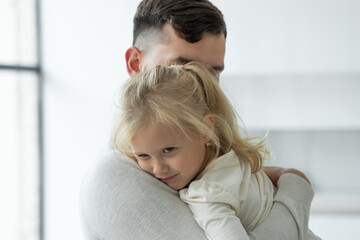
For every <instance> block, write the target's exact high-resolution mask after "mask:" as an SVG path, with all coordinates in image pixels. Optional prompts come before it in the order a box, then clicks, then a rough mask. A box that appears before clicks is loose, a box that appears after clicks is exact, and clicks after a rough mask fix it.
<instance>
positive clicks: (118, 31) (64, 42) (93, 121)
mask: <svg viewBox="0 0 360 240" xmlns="http://www.w3.org/2000/svg"><path fill="white" fill-rule="evenodd" d="M41 2H42V15H43V17H42V25H43V26H42V41H43V66H44V73H45V77H44V80H45V99H44V124H45V129H44V134H45V139H44V141H45V161H46V166H45V167H46V169H45V170H46V181H45V187H46V206H45V208H46V226H45V227H46V239H49V240H50V239H51V240H63V239H82V237H81V236H82V235H81V228H80V222H79V208H78V195H79V187H80V183H81V179H82V177H83V175H84V173H85V171H86V170H87V168H88V167H89V164H91V163H92V162H93V161H94V160H95V159H96V157H97V156H98V155H99V154H100V152H101V151H102V150H104V149H105V147H106V144H107V142H108V138H109V132H110V127H111V122H112V109H113V97H114V95H115V91H116V89H117V88H118V87H119V85H120V84H121V82H122V81H123V80H124V79H126V78H127V73H126V68H125V57H124V53H125V50H126V48H127V47H129V46H131V41H132V36H131V35H132V16H133V15H134V13H135V9H136V6H137V3H138V2H139V1H96V0H77V1H70V0H47V1H41Z"/></svg>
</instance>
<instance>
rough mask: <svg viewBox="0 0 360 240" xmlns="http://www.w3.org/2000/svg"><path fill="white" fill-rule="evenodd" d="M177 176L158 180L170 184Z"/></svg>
mask: <svg viewBox="0 0 360 240" xmlns="http://www.w3.org/2000/svg"><path fill="white" fill-rule="evenodd" d="M176 176H177V174H175V175H173V176H170V177H166V178H159V179H160V180H161V181H163V182H164V183H170V182H172V181H173V180H174V179H175V177H176Z"/></svg>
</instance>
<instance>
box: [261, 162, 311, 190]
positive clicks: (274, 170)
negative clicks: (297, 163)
mask: <svg viewBox="0 0 360 240" xmlns="http://www.w3.org/2000/svg"><path fill="white" fill-rule="evenodd" d="M263 170H264V172H265V173H266V175H267V176H268V177H269V178H270V180H271V181H272V183H273V184H274V186H277V183H278V181H279V178H280V176H281V175H283V174H284V173H292V174H296V175H298V176H299V177H302V178H303V179H305V180H306V181H307V182H308V183H309V184H310V181H309V179H307V177H306V176H305V174H304V173H302V172H301V171H299V170H297V169H294V168H281V167H265V166H264V167H263Z"/></svg>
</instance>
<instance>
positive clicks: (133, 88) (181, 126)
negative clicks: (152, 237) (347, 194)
mask: <svg viewBox="0 0 360 240" xmlns="http://www.w3.org/2000/svg"><path fill="white" fill-rule="evenodd" d="M120 100H121V101H120V106H119V110H120V111H119V114H117V116H116V121H115V125H114V131H113V145H114V147H115V148H116V149H117V150H119V151H120V152H121V153H123V154H126V155H127V156H129V157H130V158H132V159H134V160H135V161H136V162H137V164H138V165H139V167H140V168H141V169H142V170H144V171H145V172H147V173H149V174H151V175H152V176H154V177H155V178H157V179H159V180H160V181H162V182H164V183H165V184H167V185H168V186H169V187H170V188H172V189H174V190H179V194H180V198H181V199H182V200H183V201H184V202H186V203H187V204H188V205H189V207H190V209H191V211H192V212H193V214H194V218H195V219H196V221H197V222H198V224H199V225H200V226H201V228H203V229H204V231H205V233H206V235H207V237H208V238H209V239H226V240H228V239H244V236H247V234H246V232H249V231H251V230H252V229H254V227H255V226H257V225H258V224H259V223H260V222H261V221H263V220H264V219H265V218H266V217H267V215H268V213H269V212H270V209H271V207H272V204H273V195H274V187H273V184H272V182H271V181H270V179H269V178H268V177H267V176H266V174H265V173H264V171H263V170H262V164H263V161H264V159H265V158H266V157H268V156H269V152H268V150H267V149H266V147H265V145H264V140H261V141H254V140H255V139H253V138H249V137H243V136H241V134H240V131H239V126H238V124H237V121H236V114H235V112H234V110H233V108H232V107H231V105H230V103H229V102H228V100H227V98H226V96H225V95H224V93H223V92H222V91H221V89H220V87H219V84H218V81H217V80H216V79H215V78H214V77H213V75H212V73H211V72H210V71H208V69H207V68H205V67H204V66H202V65H201V64H198V63H194V62H192V63H188V64H185V65H177V66H157V67H155V68H153V69H151V70H149V71H146V72H143V73H139V74H137V75H135V76H134V77H132V78H131V79H129V80H128V81H127V82H126V84H125V86H124V87H123V95H122V98H121V99H120ZM303 238H304V239H318V238H317V237H316V236H315V235H313V234H312V233H311V231H310V230H309V231H308V234H307V236H305V237H303Z"/></svg>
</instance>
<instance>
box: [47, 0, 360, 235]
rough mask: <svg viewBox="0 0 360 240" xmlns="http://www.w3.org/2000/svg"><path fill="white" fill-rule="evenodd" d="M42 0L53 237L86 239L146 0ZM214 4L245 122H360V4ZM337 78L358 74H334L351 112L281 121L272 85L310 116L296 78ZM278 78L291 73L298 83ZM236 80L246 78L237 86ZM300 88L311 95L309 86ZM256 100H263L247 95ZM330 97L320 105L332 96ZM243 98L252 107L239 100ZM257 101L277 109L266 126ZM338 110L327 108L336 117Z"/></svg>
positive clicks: (257, 125) (345, 0) (232, 0)
mask: <svg viewBox="0 0 360 240" xmlns="http://www.w3.org/2000/svg"><path fill="white" fill-rule="evenodd" d="M41 2H42V42H43V66H44V73H45V79H44V80H45V99H44V105H45V106H44V124H45V126H44V134H45V136H44V137H45V161H46V169H45V170H46V181H45V186H46V206H45V210H46V237H47V239H51V240H57V239H59V240H60V239H61V240H62V239H81V236H82V234H81V228H80V222H79V212H78V211H79V209H78V192H79V186H80V183H81V179H82V176H83V174H84V173H85V171H86V170H87V168H88V167H89V165H90V164H91V163H92V162H93V161H94V160H95V159H96V157H97V156H98V155H99V154H100V152H101V151H103V150H104V149H105V147H106V144H107V141H108V138H109V130H110V126H111V120H112V110H113V96H114V94H115V91H116V89H117V88H118V87H119V85H120V84H121V82H122V81H123V80H124V79H126V78H127V74H126V69H125V61H124V53H125V50H126V49H127V47H129V46H130V45H131V40H132V16H133V14H134V13H135V9H136V6H137V4H138V2H139V1H138V0H137V1H99V0H98V1H96V0H87V1H85V0H78V1H69V0H61V1H60V0H47V1H41ZM213 2H214V3H215V5H217V6H219V8H220V9H221V10H222V11H223V13H224V15H225V17H226V21H227V25H228V30H229V35H228V40H227V53H226V54H227V57H226V63H225V64H226V70H225V72H224V74H223V77H224V78H223V79H224V88H227V89H229V87H227V86H232V85H233V84H237V85H239V86H240V87H241V88H242V89H243V92H242V93H243V94H241V95H239V94H237V93H231V92H230V93H229V94H230V95H231V98H232V99H233V100H234V102H235V104H236V105H238V106H239V107H240V109H242V110H241V113H243V114H244V116H242V117H243V119H244V121H245V123H247V124H249V125H250V126H252V128H253V129H256V130H262V129H264V128H272V127H274V126H277V127H279V126H283V125H282V124H283V123H284V124H287V125H286V126H288V127H289V128H290V129H297V128H300V129H301V128H305V127H309V126H310V128H315V129H317V128H318V127H321V126H323V123H327V124H328V126H327V127H334V126H335V127H338V126H340V127H344V128H345V127H346V126H348V125H349V126H350V129H352V128H353V127H354V128H357V129H358V128H359V122H360V121H359V111H358V110H357V108H355V106H356V104H357V103H360V101H359V95H360V94H358V93H359V92H358V91H359V84H358V82H357V80H359V78H358V77H359V73H360V48H359V45H358V43H359V42H360V31H359V29H360V27H359V23H360V15H359V14H358V13H359V10H360V6H359V2H358V1H356V0H331V1H330V0H319V1H310V0H306V1H286V0H275V1H271V2H268V1H260V0H256V1H255V0H251V1H250V0H246V1H245V0H243V1H236V0H229V1H220V0H216V1H213ZM333 74H335V75H337V76H351V78H347V80H346V81H345V82H346V84H345V85H342V84H341V81H340V80H339V79H338V78H336V79H337V80H333V81H335V83H336V84H340V85H338V86H344V89H345V92H344V94H345V95H347V94H348V93H351V94H353V95H351V96H348V97H347V98H342V97H341V96H336V99H341V100H340V101H342V102H341V103H343V104H337V105H336V103H335V106H336V107H337V108H341V110H340V112H341V113H342V114H343V116H339V118H338V119H337V120H331V121H329V122H327V121H323V119H322V118H321V116H317V117H316V121H313V122H312V120H311V118H310V117H309V116H311V115H306V116H304V118H303V119H305V120H306V124H304V121H297V119H296V118H295V117H294V116H289V118H288V119H285V120H284V119H282V118H281V117H280V118H279V117H278V115H277V114H276V113H277V112H276V111H280V110H282V108H284V109H286V108H288V106H286V104H285V105H284V104H282V105H280V107H279V106H278V105H277V103H279V102H278V101H277V100H276V99H272V98H271V96H274V95H269V93H268V92H269V91H270V90H271V91H274V90H276V91H278V93H279V94H285V95H283V96H288V97H289V99H290V101H289V102H287V103H289V104H290V103H295V104H297V107H300V108H302V109H303V110H304V111H306V110H307V109H308V112H307V113H308V114H314V113H313V110H311V101H307V102H305V103H306V104H305V105H301V104H300V103H301V99H299V98H297V97H296V96H293V95H286V93H287V92H288V91H289V89H292V90H293V91H295V92H296V88H295V89H294V87H293V85H292V83H293V82H294V81H296V79H297V78H294V76H298V77H299V76H300V78H301V79H303V80H304V82H303V83H304V84H305V85H306V86H308V85H310V84H315V86H316V88H318V87H321V86H324V84H326V79H320V80H319V81H318V80H316V81H315V80H314V81H315V83H314V81H313V79H314V76H315V75H316V76H319V75H320V77H321V76H328V75H331V76H332V75H333ZM276 76H286V77H288V78H289V80H288V81H289V82H286V81H287V80H286V78H280V80H278V79H277V78H276ZM304 76H305V77H304ZM237 78H239V79H241V81H242V82H235V81H236V79H237ZM249 79H250V80H249ZM251 79H258V81H252V80H251ZM267 80H269V81H270V82H268V81H267ZM285 82H286V83H285ZM240 83H241V84H240ZM264 83H268V86H267V87H268V88H267V89H261V88H260V86H258V84H259V85H261V86H263V84H264ZM242 84H245V85H246V86H247V88H245V89H244V88H243V85H242ZM284 86H285V87H284ZM336 86H337V85H335V88H336ZM281 87H282V88H281ZM280 88H281V89H280ZM246 89H248V90H251V91H256V93H255V94H256V95H253V94H247V95H246V93H248V92H249V91H248V90H246ZM325 89H327V90H326V91H327V92H328V93H332V91H333V89H332V88H331V86H330V87H329V86H328V87H326V88H325ZM300 90H301V87H300ZM301 91H305V92H306V91H308V88H302V90H301ZM301 91H300V93H301ZM321 94H322V89H321V88H318V91H317V92H311V97H313V98H321V97H320V96H321ZM244 96H245V98H246V99H243V97H244ZM254 96H255V97H256V99H257V100H258V101H257V102H253V101H251V102H250V101H248V100H249V99H252V98H254ZM325 96H326V97H325V99H324V102H323V103H320V104H322V105H320V107H321V106H324V104H325V102H327V101H329V100H331V99H332V98H328V95H325ZM269 98H270V99H269ZM244 101H246V102H247V103H249V105H242V106H240V105H241V103H242V102H244ZM267 101H268V102H267ZM262 102H264V104H261V103H262ZM270 103H271V104H270ZM299 104H300V105H299ZM255 107H260V110H261V111H260V112H263V111H262V110H265V109H268V108H269V107H270V108H272V110H274V111H267V112H266V113H264V114H265V115H266V117H267V119H268V121H267V122H259V120H258V119H259V117H258V115H257V114H256V112H254V110H253V109H255ZM292 111H293V110H292ZM294 112H295V111H294ZM333 113H334V112H332V111H330V110H328V111H327V114H328V116H332V115H331V114H333ZM351 114H353V115H351ZM315 115H316V113H315ZM350 115H351V116H352V117H351V118H349V117H348V116H350ZM251 124H253V125H251ZM348 239H349V238H348Z"/></svg>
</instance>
